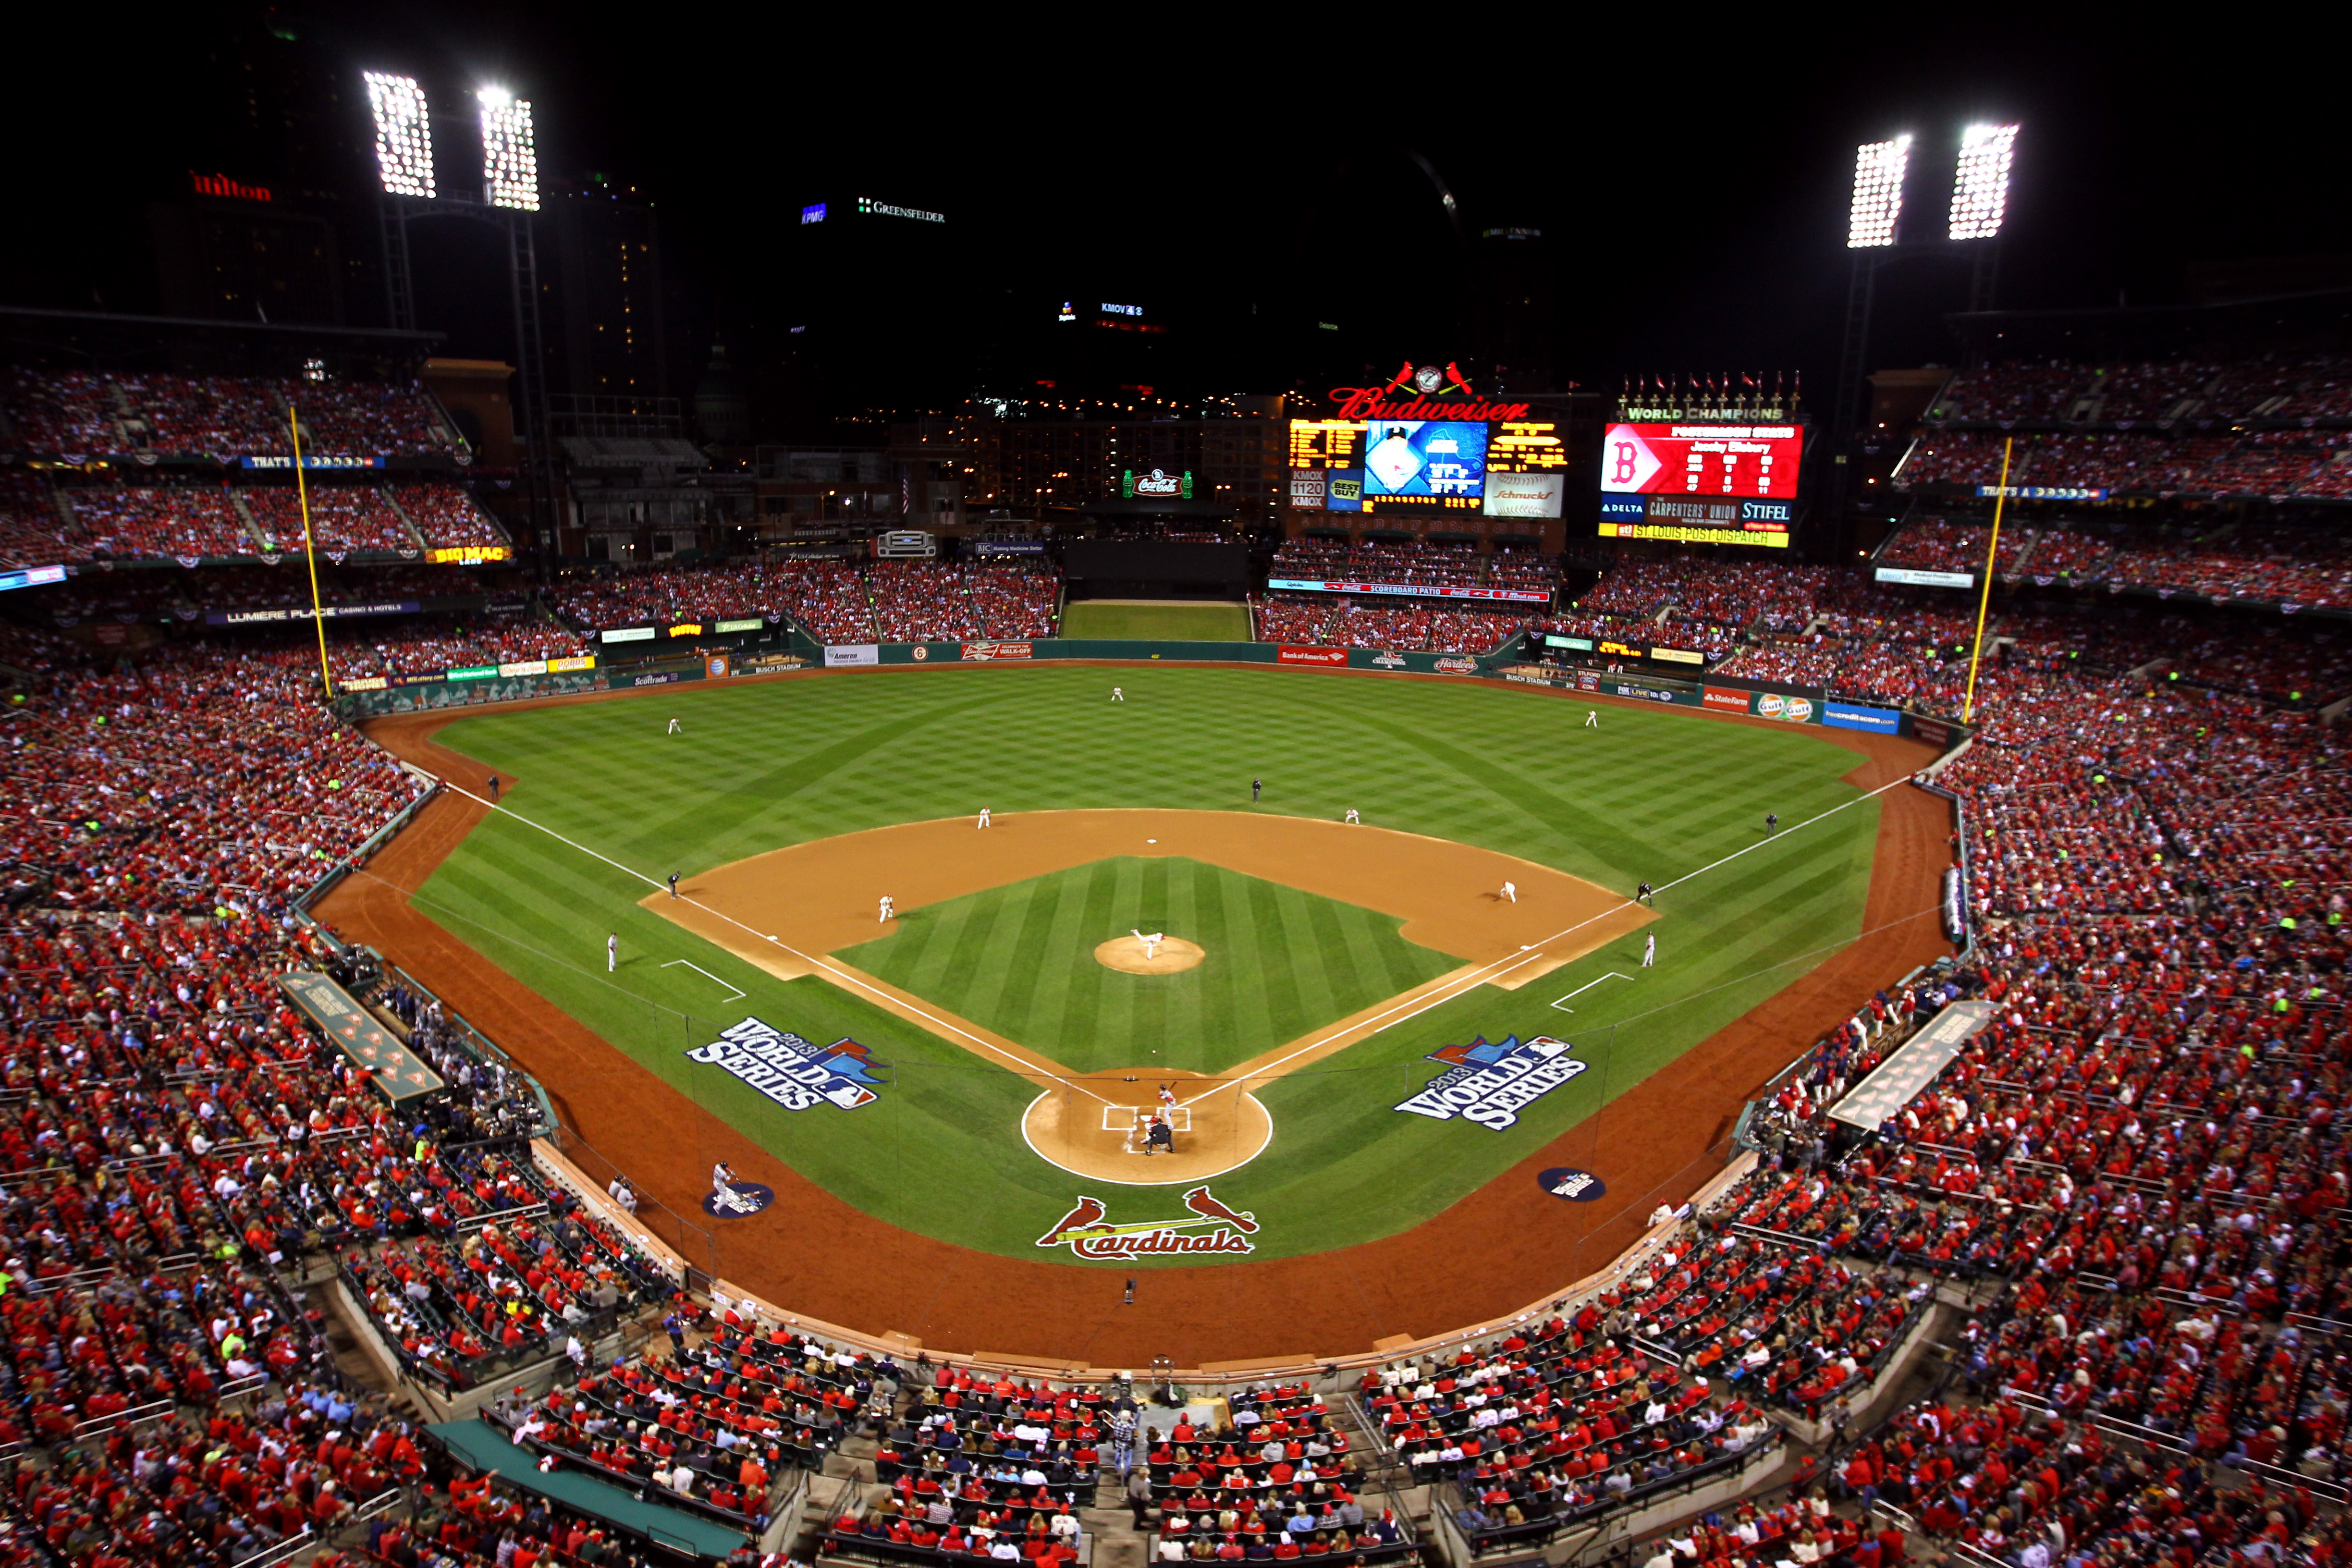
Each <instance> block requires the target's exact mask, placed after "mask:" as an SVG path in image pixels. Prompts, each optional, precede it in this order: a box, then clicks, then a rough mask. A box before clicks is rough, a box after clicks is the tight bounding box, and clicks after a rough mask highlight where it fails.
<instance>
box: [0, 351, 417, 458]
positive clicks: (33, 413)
mask: <svg viewBox="0 0 2352 1568" xmlns="http://www.w3.org/2000/svg"><path fill="white" fill-rule="evenodd" d="M289 410H294V411H299V416H300V419H301V423H302V426H303V432H304V433H303V450H304V452H305V454H306V455H315V456H320V457H373V456H380V455H394V454H398V455H408V456H418V455H428V454H439V453H446V452H449V451H453V450H455V449H457V447H458V445H459V443H458V440H457V434H456V432H455V431H454V430H452V429H451V428H450V426H449V424H448V422H447V420H446V418H445V417H444V416H442V414H441V413H440V412H439V410H438V409H437V408H436V406H435V405H434V403H433V400H432V397H431V395H429V394H428V393H426V392H425V388H424V386H423V385H422V384H420V383H418V382H415V381H353V380H347V379H343V378H341V377H321V378H319V379H316V380H313V379H310V378H306V377H287V376H226V375H174V374H164V373H159V372H131V371H104V372H96V373H92V372H87V371H58V372H45V371H34V370H26V369H24V368H21V367H20V368H18V369H16V371H14V372H13V373H12V374H11V375H10V378H9V382H8V384H7V388H6V394H5V409H0V412H5V417H6V420H7V425H8V428H9V429H10V431H11V432H12V433H13V434H14V436H15V437H16V442H17V443H18V444H19V445H22V446H24V447H27V448H29V449H31V450H33V451H37V452H53V453H58V454H60V455H68V456H89V455H102V454H115V453H131V452H154V453H161V454H166V455H170V456H174V457H210V458H233V457H243V456H248V455H252V456H260V455H284V454H288V453H290V452H291V451H292V450H293V431H292V428H291V426H290V424H289Z"/></svg>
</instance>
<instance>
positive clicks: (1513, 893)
mask: <svg viewBox="0 0 2352 1568" xmlns="http://www.w3.org/2000/svg"><path fill="white" fill-rule="evenodd" d="M1503 897H1504V899H1505V900H1507V902H1510V903H1514V904H1516V903H1517V902H1518V901H1519V885H1518V884H1517V882H1506V883H1504V884H1503Z"/></svg>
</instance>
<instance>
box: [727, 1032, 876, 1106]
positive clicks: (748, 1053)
mask: <svg viewBox="0 0 2352 1568" xmlns="http://www.w3.org/2000/svg"><path fill="white" fill-rule="evenodd" d="M686 1058H687V1060H688V1061H695V1062H708V1063H710V1064H713V1065H715V1066H718V1067H722V1068H726V1069H727V1070H728V1071H729V1072H731V1073H733V1074H734V1075H735V1076H736V1077H737V1078H740V1079H742V1080H743V1081H744V1082H745V1083H748V1084H750V1085H751V1087H752V1088H753V1089H758V1090H759V1091H760V1092H761V1094H764V1095H766V1096H767V1097H768V1098H769V1099H770V1100H774V1101H775V1102H776V1103H777V1104H778V1105H781V1106H782V1107H783V1108H784V1109H785V1110H807V1109H808V1108H809V1107H810V1106H812V1105H814V1104H816V1103H817V1101H819V1100H830V1101H832V1102H833V1103H834V1104H835V1105H837V1106H839V1107H841V1109H842V1110H856V1109H857V1108H858V1107H859V1106H861V1105H871V1104H872V1103H873V1102H874V1100H875V1099H876V1098H877V1097H876V1095H875V1093H874V1090H875V1089H877V1088H879V1087H880V1086H881V1082H882V1080H881V1079H877V1078H876V1077H875V1076H874V1075H873V1074H872V1073H871V1072H869V1071H868V1070H867V1068H868V1067H869V1066H870V1065H871V1062H872V1058H869V1057H868V1056H867V1054H866V1047H864V1046H861V1045H859V1044H858V1043H857V1042H856V1040H848V1039H843V1040H835V1041H834V1042H833V1044H832V1045H830V1046H819V1045H814V1044H811V1043H810V1042H809V1041H807V1040H804V1039H803V1038H801V1037H800V1036H798V1035H795V1034H793V1033H792V1032H791V1031H790V1030H786V1029H779V1028H777V1027H776V1026H774V1025H772V1024H768V1023H762V1022H761V1020H760V1019H758V1018H746V1019H744V1020H743V1021H742V1022H741V1023H740V1024H738V1025H736V1026H734V1027H733V1028H731V1029H721V1030H720V1031H719V1037H718V1038H717V1039H715V1040H713V1041H711V1042H710V1043H709V1045H707V1046H697V1047H695V1048H694V1049H692V1050H690V1051H688V1052H687V1053H686Z"/></svg>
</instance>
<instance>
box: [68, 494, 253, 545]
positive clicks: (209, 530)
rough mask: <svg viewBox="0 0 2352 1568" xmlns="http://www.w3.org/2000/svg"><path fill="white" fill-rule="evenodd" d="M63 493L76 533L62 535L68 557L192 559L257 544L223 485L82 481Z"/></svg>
mask: <svg viewBox="0 0 2352 1568" xmlns="http://www.w3.org/2000/svg"><path fill="white" fill-rule="evenodd" d="M68 499H69V500H71V501H72V503H73V514H74V521H75V522H76V523H77V524H78V525H79V529H80V533H81V537H80V539H79V540H78V541H77V540H66V541H64V542H66V543H67V545H68V550H69V552H70V553H69V554H68V556H67V559H68V560H69V561H70V560H85V559H88V558H89V557H90V556H92V555H95V554H99V553H101V552H102V553H104V554H108V555H113V556H153V557H163V556H170V557H176V558H179V559H183V560H193V559H194V558H196V557H199V556H232V555H257V554H259V553H260V552H261V550H262V543H261V541H260V540H259V539H257V537H256V536H255V535H254V533H253V531H252V530H251V529H249V528H247V526H246V521H245V518H244V516H243V515H242V514H241V513H240V512H239V511H238V510H237V508H236V502H235V501H234V500H231V499H230V491H229V489H228V487H227V486H226V485H211V484H173V485H145V486H134V485H121V486H115V485H86V486H81V487H79V488H77V489H73V490H71V491H69V492H68Z"/></svg>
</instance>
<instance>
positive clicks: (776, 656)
mask: <svg viewBox="0 0 2352 1568" xmlns="http://www.w3.org/2000/svg"><path fill="white" fill-rule="evenodd" d="M808 663H809V661H808V660H807V659H804V658H802V657H801V656H800V655H798V654H796V653H755V654H751V655H749V656H748V657H746V658H739V659H737V660H736V661H735V673H736V674H738V675H773V674H774V673H775V672H776V671H778V670H780V669H806V668H808Z"/></svg>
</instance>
